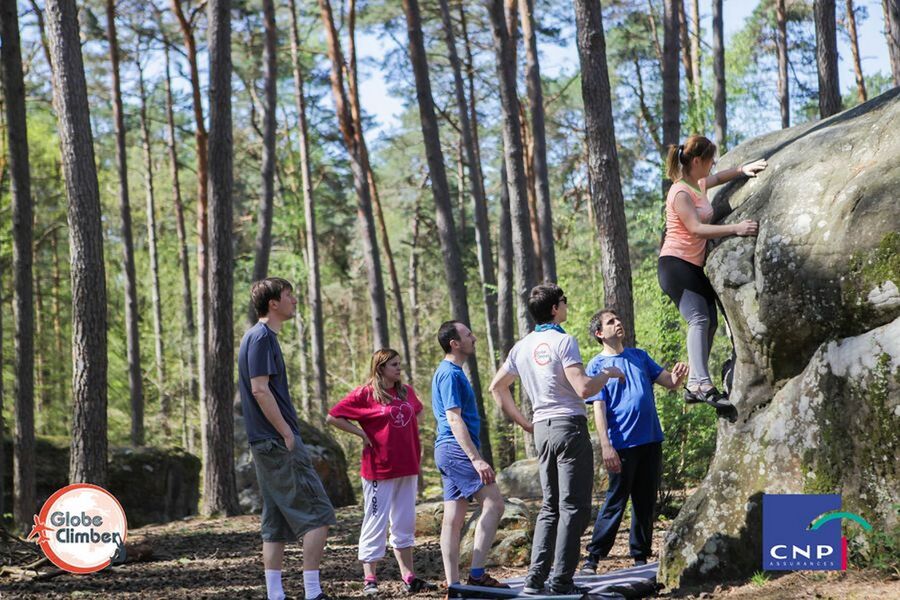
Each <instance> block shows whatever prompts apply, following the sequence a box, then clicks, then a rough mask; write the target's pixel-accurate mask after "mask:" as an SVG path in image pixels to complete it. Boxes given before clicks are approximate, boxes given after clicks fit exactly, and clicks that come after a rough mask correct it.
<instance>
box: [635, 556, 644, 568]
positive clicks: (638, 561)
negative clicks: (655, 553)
mask: <svg viewBox="0 0 900 600" xmlns="http://www.w3.org/2000/svg"><path fill="white" fill-rule="evenodd" d="M646 564H647V559H646V558H635V559H634V566H636V567H643V566H644V565H646Z"/></svg>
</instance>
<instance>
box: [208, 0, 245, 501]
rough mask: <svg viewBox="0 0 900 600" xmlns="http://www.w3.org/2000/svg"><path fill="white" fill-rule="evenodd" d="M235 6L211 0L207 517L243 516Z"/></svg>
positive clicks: (224, 1)
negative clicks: (238, 450) (236, 307)
mask: <svg viewBox="0 0 900 600" xmlns="http://www.w3.org/2000/svg"><path fill="white" fill-rule="evenodd" d="M230 10H231V2H230V0H210V2H209V4H208V5H207V18H208V19H209V32H208V44H209V158H210V168H209V296H210V302H209V317H210V318H209V325H210V327H209V363H208V367H209V369H208V372H207V377H208V381H207V382H206V396H204V407H205V409H206V424H205V425H206V426H205V428H204V433H205V437H206V443H205V444H204V447H205V448H206V449H207V453H206V454H204V457H203V458H204V469H203V483H204V486H203V512H204V513H205V514H207V515H211V514H217V513H218V514H221V513H224V514H226V515H235V514H238V513H239V512H240V506H239V505H238V498H237V488H236V487H235V478H234V413H233V412H232V403H233V402H234V317H233V313H232V309H233V293H234V282H233V276H234V275H233V273H234V257H233V255H232V249H231V243H232V241H231V238H232V220H233V216H232V215H233V207H232V178H233V175H232V165H233V162H234V154H233V150H232V132H231V14H230Z"/></svg>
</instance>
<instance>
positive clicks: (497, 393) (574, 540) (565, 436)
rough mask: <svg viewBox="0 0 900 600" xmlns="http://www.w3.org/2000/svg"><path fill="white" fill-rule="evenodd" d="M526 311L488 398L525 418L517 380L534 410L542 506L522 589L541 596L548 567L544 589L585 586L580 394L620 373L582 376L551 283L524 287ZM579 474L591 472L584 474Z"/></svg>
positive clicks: (589, 451) (586, 509)
mask: <svg viewBox="0 0 900 600" xmlns="http://www.w3.org/2000/svg"><path fill="white" fill-rule="evenodd" d="M528 311H529V312H530V313H531V315H532V316H533V317H534V320H535V323H536V325H535V329H534V331H533V332H531V333H529V334H528V335H527V336H525V338H524V339H522V340H520V341H519V342H518V343H517V344H516V345H515V346H514V347H513V349H512V350H510V352H509V356H508V357H507V359H506V362H505V363H504V364H503V366H502V367H500V370H499V371H497V375H496V376H495V377H494V380H493V381H492V382H491V393H492V394H493V396H494V401H495V402H496V403H497V404H498V405H499V406H500V408H501V409H502V410H503V412H505V413H506V414H507V415H509V416H510V417H511V418H512V419H513V420H514V421H516V422H517V423H519V424H520V425H521V424H522V423H527V422H528V421H527V419H525V417H523V416H522V413H521V412H520V411H519V409H518V408H517V407H516V404H515V401H514V400H513V398H512V394H511V393H510V390H509V386H510V385H512V383H513V382H514V381H515V380H516V378H517V377H519V378H521V379H522V387H523V389H524V391H525V392H526V393H527V394H528V397H529V398H531V402H532V406H533V407H534V416H533V422H534V443H535V446H537V451H538V460H539V465H540V475H541V487H542V489H543V494H544V503H543V505H542V506H541V512H540V514H539V515H538V518H537V523H536V525H535V529H534V542H533V545H532V548H531V567H530V568H529V569H528V575H527V576H526V577H525V589H524V593H525V594H526V595H528V594H540V593H542V590H543V587H544V583H545V582H546V581H547V577H548V576H549V575H550V568H551V566H553V565H554V564H555V565H556V566H555V568H554V571H553V577H552V579H551V581H550V586H549V587H550V591H551V592H553V593H558V594H583V593H586V592H587V591H588V590H587V588H581V587H579V586H576V585H575V583H574V582H573V581H572V575H573V574H574V572H575V568H576V566H577V565H578V554H579V546H580V543H579V540H580V538H581V534H582V533H584V530H585V528H586V527H587V526H588V523H589V522H590V518H591V492H592V490H593V472H594V452H593V448H592V447H591V437H590V434H589V433H588V429H587V416H586V413H585V408H584V399H585V398H590V397H591V396H593V395H595V394H597V393H599V392H600V389H601V388H602V387H603V386H604V385H606V382H607V381H609V380H610V379H614V378H619V379H622V380H624V378H625V375H624V374H623V373H622V371H620V370H619V369H617V368H615V367H611V368H608V369H605V370H603V371H602V372H601V373H599V374H598V375H597V376H595V377H588V376H587V375H586V374H585V372H584V365H583V364H582V360H581V351H580V350H579V349H578V342H577V341H576V340H575V338H573V337H572V336H571V335H568V334H567V333H566V332H565V331H564V330H563V328H562V326H561V323H563V322H564V321H565V320H566V315H567V313H568V302H567V300H566V296H565V294H563V291H562V289H561V288H560V287H559V286H558V285H556V284H555V283H543V284H541V285H538V286H536V287H534V288H533V289H532V290H531V295H530V297H529V298H528ZM586 473H591V477H585V474H586ZM557 537H559V544H557V543H556V542H557Z"/></svg>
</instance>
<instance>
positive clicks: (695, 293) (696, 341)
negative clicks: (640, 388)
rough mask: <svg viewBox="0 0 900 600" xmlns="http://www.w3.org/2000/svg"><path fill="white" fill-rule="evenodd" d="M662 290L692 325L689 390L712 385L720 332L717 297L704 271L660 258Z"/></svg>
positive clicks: (690, 331) (671, 259) (689, 327)
mask: <svg viewBox="0 0 900 600" xmlns="http://www.w3.org/2000/svg"><path fill="white" fill-rule="evenodd" d="M657 276H658V278H659V286H660V287H661V288H662V290H663V291H664V292H665V293H666V295H668V296H669V298H671V299H672V302H674V303H675V306H677V307H678V312H680V313H681V316H682V317H684V320H685V321H687V324H688V334H687V352H688V362H689V363H690V367H691V373H690V375H689V376H688V386H689V387H694V386H696V385H712V378H711V377H710V376H709V352H710V349H711V348H712V344H713V338H714V336H715V334H716V328H717V327H718V325H719V320H718V314H717V312H716V293H715V291H714V290H713V289H712V285H711V284H710V283H709V279H707V277H706V273H704V272H703V269H702V268H701V267H698V266H697V265H695V264H692V263H689V262H687V261H686V260H682V259H680V258H677V257H675V256H660V257H659V262H658V269H657Z"/></svg>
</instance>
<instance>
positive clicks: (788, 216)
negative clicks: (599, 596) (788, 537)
mask: <svg viewBox="0 0 900 600" xmlns="http://www.w3.org/2000/svg"><path fill="white" fill-rule="evenodd" d="M898 132H900V88H895V89H894V90H892V91H890V92H887V93H885V94H883V95H881V96H879V97H878V98H875V99H874V100H872V101H870V102H868V103H865V104H863V105H861V106H858V107H856V108H854V109H852V110H848V111H845V112H843V113H840V114H838V115H835V116H833V117H831V118H829V119H825V120H822V121H818V122H814V123H809V124H806V125H802V126H799V127H794V128H792V129H787V130H783V131H778V132H775V133H771V134H768V135H764V136H761V137H758V138H755V139H753V140H750V141H748V142H746V143H744V144H741V145H739V146H738V147H736V148H735V149H734V150H733V151H731V152H729V153H728V154H727V155H726V156H724V157H723V158H722V160H721V161H720V162H721V166H720V169H728V168H731V167H734V166H737V165H739V164H741V163H744V162H746V161H749V160H751V159H756V158H766V159H767V160H768V163H769V168H768V169H767V170H766V171H764V172H763V173H761V174H760V176H759V177H758V178H756V179H749V180H746V179H743V178H742V179H739V180H736V181H734V182H731V183H729V184H726V185H725V186H722V187H721V188H718V190H717V192H716V193H715V195H714V196H713V198H712V201H713V205H714V206H715V208H716V211H717V217H719V218H721V217H724V220H725V222H729V223H734V222H737V221H740V220H743V219H754V220H757V221H759V223H760V229H759V236H758V237H756V238H752V237H751V238H739V237H733V238H728V239H726V240H724V241H723V242H722V243H720V244H718V246H717V247H715V248H714V249H713V250H712V252H711V253H710V255H709V258H708V261H707V272H708V273H709V275H710V279H711V281H712V283H713V287H714V288H715V289H716V291H717V292H718V294H719V297H720V298H721V300H722V302H723V305H724V307H725V310H726V313H727V315H728V319H729V322H730V325H731V327H732V331H733V334H734V343H735V348H736V352H737V366H736V371H735V379H734V389H733V391H732V396H731V398H732V400H733V401H734V403H735V406H736V408H737V411H738V418H737V421H736V422H735V423H733V424H731V423H728V422H726V421H724V420H720V422H719V425H718V427H719V429H718V438H717V448H716V453H715V458H714V459H713V462H712V464H711V465H710V468H709V472H708V474H707V477H706V478H705V480H704V481H703V483H702V484H701V485H700V487H699V488H698V490H697V491H696V493H695V494H694V495H693V496H691V498H689V499H688V501H687V502H686V503H685V506H684V507H683V509H682V510H681V513H680V514H679V515H678V517H677V518H676V519H675V521H674V522H673V523H672V526H671V527H670V528H669V531H668V532H667V534H666V538H665V542H664V547H663V550H662V555H661V566H660V579H661V581H662V582H664V583H665V584H666V585H667V586H669V587H677V586H679V585H683V584H688V583H693V582H696V581H698V580H704V581H708V580H710V579H716V578H730V577H746V576H749V575H750V574H751V573H753V572H754V571H756V570H758V569H759V568H760V562H761V554H762V540H761V531H762V527H761V519H762V509H761V504H762V502H761V500H762V494H764V493H840V494H842V496H843V508H844V509H845V510H849V511H852V512H856V513H859V514H861V515H863V516H864V517H865V518H866V519H867V520H869V521H870V522H871V523H872V524H873V526H874V527H875V529H876V530H881V531H885V530H889V529H891V528H895V527H897V526H898V522H897V512H896V510H895V509H894V508H893V505H896V504H897V503H898V502H900V480H898V461H897V452H898V448H900V293H898V287H900V233H898V232H900V210H898V204H897V198H898V190H900V163H898V157H900V133H898ZM848 533H852V532H848Z"/></svg>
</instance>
